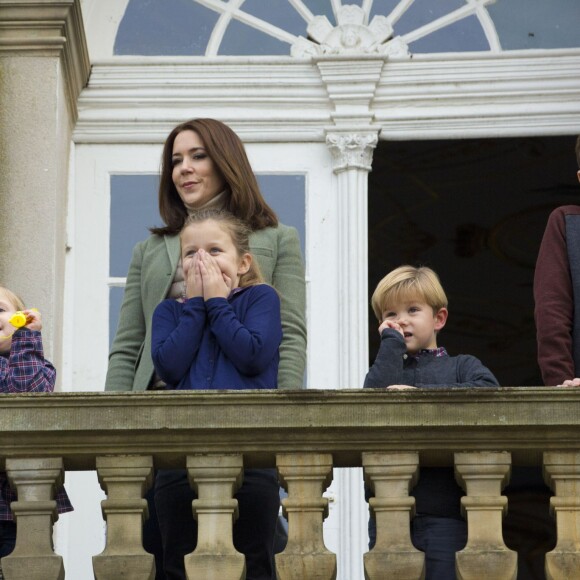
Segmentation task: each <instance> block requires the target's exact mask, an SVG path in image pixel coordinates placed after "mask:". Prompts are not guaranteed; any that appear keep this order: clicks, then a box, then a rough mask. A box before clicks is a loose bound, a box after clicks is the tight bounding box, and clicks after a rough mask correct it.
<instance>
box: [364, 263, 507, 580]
mask: <svg viewBox="0 0 580 580" xmlns="http://www.w3.org/2000/svg"><path fill="white" fill-rule="evenodd" d="M371 303H372V307H373V310H374V313H375V315H376V316H377V319H378V320H379V323H380V325H379V334H380V335H381V345H380V348H379V352H378V354H377V358H376V359H375V362H374V363H373V365H372V367H371V368H370V370H369V372H368V374H367V376H366V379H365V383H364V386H365V387H371V388H386V389H387V390H402V389H416V388H433V387H496V386H498V382H497V380H496V378H495V377H494V376H493V374H492V373H491V372H490V371H489V369H487V368H486V367H484V366H483V365H482V364H481V362H480V361H479V360H478V359H477V358H475V357H473V356H470V355H458V356H449V355H448V354H447V351H446V350H445V348H443V347H442V346H441V347H438V346H437V333H438V332H439V331H440V330H441V329H442V328H443V327H444V326H445V323H446V322H447V316H448V312H447V297H446V295H445V291H444V290H443V288H442V286H441V283H440V281H439V278H438V276H437V274H436V273H435V272H434V271H433V270H431V269H430V268H425V267H421V268H414V267H413V266H401V267H399V268H396V269H395V270H393V271H392V272H390V273H389V274H387V275H386V276H385V277H384V278H383V279H382V280H381V281H380V282H379V284H378V286H377V288H376V290H375V291H374V293H373V296H372V300H371ZM367 495H368V494H367ZM412 495H413V496H415V502H416V506H415V507H416V516H415V518H414V519H413V521H412V525H411V537H412V540H413V543H414V545H415V547H416V548H418V549H419V550H422V551H424V552H425V565H426V579H427V580H429V578H431V579H436V580H447V579H450V580H453V579H455V552H457V551H458V550H461V549H463V548H464V547H465V544H466V542H467V525H466V523H465V521H464V520H463V518H462V517H461V512H460V500H461V496H462V495H463V492H462V490H461V488H460V487H459V486H458V485H457V483H456V481H455V477H454V473H453V468H435V467H432V468H421V471H420V478H419V483H418V484H417V486H416V487H415V488H414V489H413V491H412ZM369 536H370V547H371V548H372V546H374V543H375V539H376V523H375V520H374V519H373V518H371V520H370V521H369Z"/></svg>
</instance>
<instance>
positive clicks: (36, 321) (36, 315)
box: [22, 309, 42, 332]
mask: <svg viewBox="0 0 580 580" xmlns="http://www.w3.org/2000/svg"><path fill="white" fill-rule="evenodd" d="M22 312H24V314H25V315H26V319H27V320H30V322H29V323H28V324H26V328H28V329H29V330H38V331H39V332H40V331H41V330H42V316H41V314H40V312H38V310H36V309H32V310H23V311H22Z"/></svg>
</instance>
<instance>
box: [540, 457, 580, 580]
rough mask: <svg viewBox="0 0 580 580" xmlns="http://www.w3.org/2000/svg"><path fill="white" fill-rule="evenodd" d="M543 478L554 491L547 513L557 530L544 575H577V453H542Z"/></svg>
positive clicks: (557, 578)
mask: <svg viewBox="0 0 580 580" xmlns="http://www.w3.org/2000/svg"><path fill="white" fill-rule="evenodd" d="M544 480H545V481H546V483H547V484H548V485H549V486H550V487H551V488H552V490H553V491H554V493H555V495H554V497H552V498H551V499H550V512H551V513H552V515H554V516H555V518H556V529H557V532H558V542H557V544H556V547H555V548H554V549H553V550H552V551H551V552H548V553H547V554H546V578H547V579H548V580H564V579H565V578H580V541H579V538H578V530H579V529H580V452H579V451H550V452H546V453H544Z"/></svg>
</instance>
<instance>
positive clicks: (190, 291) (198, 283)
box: [185, 252, 203, 298]
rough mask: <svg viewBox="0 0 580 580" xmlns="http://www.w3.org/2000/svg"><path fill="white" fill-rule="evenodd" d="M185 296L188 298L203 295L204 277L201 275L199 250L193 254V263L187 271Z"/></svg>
mask: <svg viewBox="0 0 580 580" xmlns="http://www.w3.org/2000/svg"><path fill="white" fill-rule="evenodd" d="M185 296H186V297H187V298H196V297H197V296H203V278H202V277H201V270H200V259H199V252H196V253H195V255H194V256H193V260H192V264H191V266H190V268H189V270H188V271H187V278H186V280H185Z"/></svg>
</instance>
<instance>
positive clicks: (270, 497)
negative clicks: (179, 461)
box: [155, 469, 280, 580]
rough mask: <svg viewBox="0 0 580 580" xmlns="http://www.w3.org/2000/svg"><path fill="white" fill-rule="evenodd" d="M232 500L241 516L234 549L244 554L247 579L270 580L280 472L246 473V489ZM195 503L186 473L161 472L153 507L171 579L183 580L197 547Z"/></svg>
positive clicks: (241, 490)
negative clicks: (187, 558)
mask: <svg viewBox="0 0 580 580" xmlns="http://www.w3.org/2000/svg"><path fill="white" fill-rule="evenodd" d="M234 497H235V498H236V499H237V500H238V507H239V514H240V515H239V518H238V519H237V520H236V522H235V524H234V531H233V539H234V546H235V548H236V550H238V552H241V553H242V554H244V555H245V556H246V572H247V573H246V579H247V580H272V577H273V573H274V569H273V549H274V532H275V529H276V520H277V518H278V510H279V508H280V496H279V484H278V478H277V475H276V470H275V469H246V470H244V482H243V485H242V487H241V488H240V489H239V490H238V492H237V493H236V495H235V496H234ZM194 499H196V495H195V492H194V491H193V489H191V487H190V486H189V482H188V481H187V475H186V472H185V470H160V471H159V472H158V473H157V478H156V480H155V505H156V508H157V519H158V521H159V528H160V530H161V538H162V542H163V560H164V567H165V576H166V578H167V580H185V565H184V562H183V558H184V556H185V555H186V554H189V553H191V552H193V550H194V549H195V546H196V544H197V522H196V521H195V519H194V518H193V513H192V509H191V502H192V501H193V500H194ZM200 580H201V579H200Z"/></svg>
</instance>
